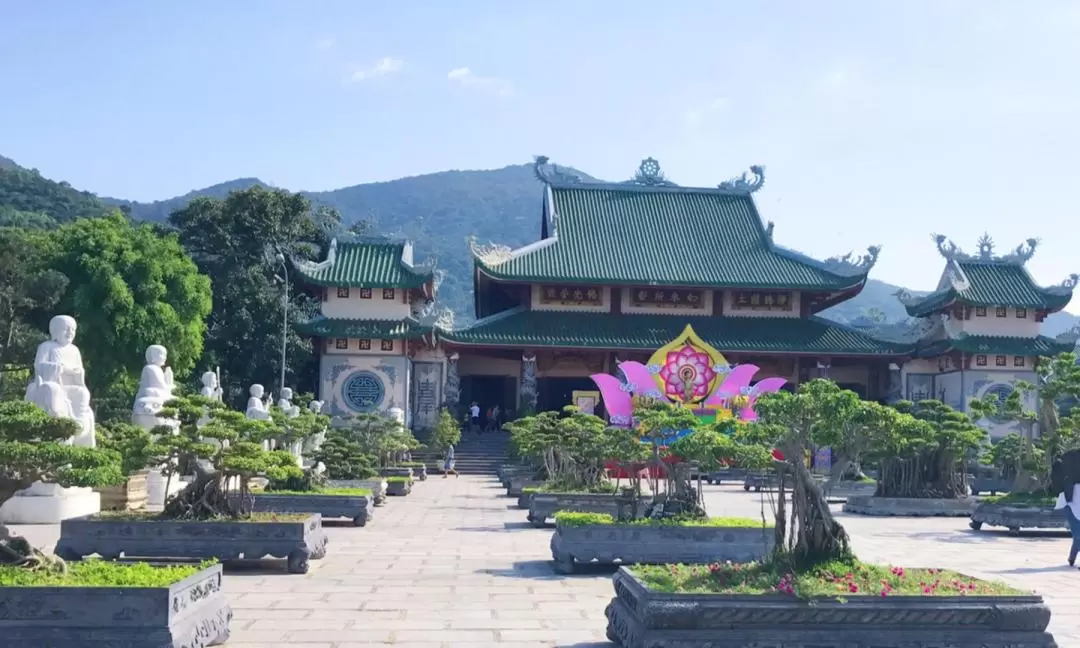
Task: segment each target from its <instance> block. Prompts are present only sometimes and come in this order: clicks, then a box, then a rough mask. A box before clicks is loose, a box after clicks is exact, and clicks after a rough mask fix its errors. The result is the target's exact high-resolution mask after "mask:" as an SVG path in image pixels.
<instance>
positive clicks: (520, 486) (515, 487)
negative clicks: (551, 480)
mask: <svg viewBox="0 0 1080 648" xmlns="http://www.w3.org/2000/svg"><path fill="white" fill-rule="evenodd" d="M543 483H544V482H542V481H539V480H537V479H533V478H532V475H531V474H530V475H529V476H528V477H511V478H510V485H509V486H507V487H506V496H507V497H520V496H521V492H522V491H523V490H524V489H526V488H531V487H535V486H540V485H541V484H543Z"/></svg>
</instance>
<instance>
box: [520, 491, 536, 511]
mask: <svg viewBox="0 0 1080 648" xmlns="http://www.w3.org/2000/svg"><path fill="white" fill-rule="evenodd" d="M535 492H536V491H531V490H530V491H526V490H522V491H521V495H518V499H517V507H518V508H519V509H527V508H529V502H531V501H532V496H533V493H535Z"/></svg>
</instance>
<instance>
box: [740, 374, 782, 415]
mask: <svg viewBox="0 0 1080 648" xmlns="http://www.w3.org/2000/svg"><path fill="white" fill-rule="evenodd" d="M786 383H787V378H766V379H765V380H762V381H761V382H759V383H758V384H756V385H754V387H753V389H752V390H751V391H750V396H749V399H748V401H747V405H746V407H744V408H742V409H741V410H739V418H741V419H742V420H744V421H756V420H757V412H755V411H754V403H756V402H757V399H758V396H761V395H762V394H771V393H773V392H778V391H780V388H781V387H783V386H784V385H785V384H786Z"/></svg>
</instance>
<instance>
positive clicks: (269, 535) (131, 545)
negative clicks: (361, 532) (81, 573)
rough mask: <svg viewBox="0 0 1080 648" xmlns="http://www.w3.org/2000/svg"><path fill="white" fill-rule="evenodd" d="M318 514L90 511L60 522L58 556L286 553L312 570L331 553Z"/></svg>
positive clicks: (300, 570) (298, 569)
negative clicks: (197, 516)
mask: <svg viewBox="0 0 1080 648" xmlns="http://www.w3.org/2000/svg"><path fill="white" fill-rule="evenodd" d="M326 543H327V537H326V532H325V531H324V530H323V528H322V519H321V517H320V516H319V515H318V514H314V515H310V514H306V513H302V514H296V513H286V514H281V515H275V514H267V513H254V514H252V516H251V517H250V518H248V519H240V520H230V519H222V520H206V521H203V520H168V519H161V518H159V517H157V516H156V515H154V514H143V515H139V514H137V513H130V514H115V515H105V514H103V515H91V516H86V517H80V518H71V519H69V520H64V521H62V522H61V523H60V540H59V541H58V542H57V543H56V555H58V556H60V557H61V558H63V559H65V560H80V559H82V558H84V557H86V556H92V555H94V554H98V555H99V556H101V557H102V558H107V559H115V558H120V557H121V556H124V557H128V558H133V557H134V558H179V559H208V558H213V559H217V560H240V559H243V560H260V559H262V558H263V557H264V556H273V557H275V558H285V559H286V560H287V561H288V568H289V571H290V572H292V573H294V574H304V573H307V571H308V569H309V565H308V561H309V560H317V559H319V558H322V557H324V556H325V555H326Z"/></svg>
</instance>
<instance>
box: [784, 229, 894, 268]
mask: <svg viewBox="0 0 1080 648" xmlns="http://www.w3.org/2000/svg"><path fill="white" fill-rule="evenodd" d="M769 224H770V225H771V224H772V223H771V222H770V223H769ZM765 234H766V236H768V237H769V238H770V239H771V238H772V228H768V229H766V232H765ZM879 254H881V246H880V245H871V246H870V247H868V248H866V254H855V253H854V252H848V253H847V254H845V255H843V256H834V257H829V258H828V259H825V260H824V261H823V262H822V263H823V264H824V266H825V269H826V270H828V271H829V272H832V273H835V274H838V275H840V276H843V277H857V276H859V275H864V274H866V273H867V272H870V269H871V268H873V267H874V264H875V263H877V260H878V255H879Z"/></svg>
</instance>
